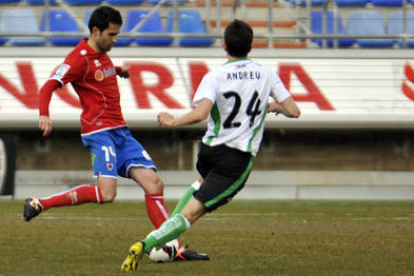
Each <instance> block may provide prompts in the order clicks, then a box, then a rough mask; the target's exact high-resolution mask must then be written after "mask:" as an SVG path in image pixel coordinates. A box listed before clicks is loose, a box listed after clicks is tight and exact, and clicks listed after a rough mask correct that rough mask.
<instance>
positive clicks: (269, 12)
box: [267, 0, 273, 49]
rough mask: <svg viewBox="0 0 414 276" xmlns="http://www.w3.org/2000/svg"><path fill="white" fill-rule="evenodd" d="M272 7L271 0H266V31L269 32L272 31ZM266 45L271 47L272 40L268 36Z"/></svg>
mask: <svg viewBox="0 0 414 276" xmlns="http://www.w3.org/2000/svg"><path fill="white" fill-rule="evenodd" d="M272 7H273V0H267V32H268V33H269V34H272V33H273V13H272ZM267 47H268V48H269V49H271V48H273V40H272V38H271V37H270V36H269V38H268V39H267Z"/></svg>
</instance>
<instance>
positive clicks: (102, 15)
mask: <svg viewBox="0 0 414 276" xmlns="http://www.w3.org/2000/svg"><path fill="white" fill-rule="evenodd" d="M109 23H112V24H117V25H122V16H121V13H120V12H119V11H118V10H116V9H114V8H112V7H109V6H101V7H99V8H97V9H95V10H94V11H93V13H92V15H91V18H90V19H89V24H88V27H89V31H90V32H91V33H92V29H93V27H97V28H98V29H99V30H100V31H101V32H103V31H104V30H105V29H107V28H108V27H109Z"/></svg>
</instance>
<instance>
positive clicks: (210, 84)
mask: <svg viewBox="0 0 414 276" xmlns="http://www.w3.org/2000/svg"><path fill="white" fill-rule="evenodd" d="M215 88H216V80H215V79H214V75H213V73H212V72H209V73H207V74H206V75H205V76H204V77H203V79H202V81H201V83H200V85H199V86H198V89H197V92H196V93H195V95H194V99H193V104H194V105H198V103H199V102H200V101H201V100H202V99H209V100H210V101H212V102H213V103H214V102H215V101H216V89H215Z"/></svg>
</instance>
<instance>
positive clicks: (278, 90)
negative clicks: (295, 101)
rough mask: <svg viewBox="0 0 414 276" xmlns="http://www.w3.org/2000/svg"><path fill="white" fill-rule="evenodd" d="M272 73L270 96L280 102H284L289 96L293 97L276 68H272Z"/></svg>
mask: <svg viewBox="0 0 414 276" xmlns="http://www.w3.org/2000/svg"><path fill="white" fill-rule="evenodd" d="M271 71H272V73H271V75H272V92H271V94H270V96H272V97H273V98H274V99H276V100H277V101H278V102H279V103H281V102H283V101H284V100H286V99H287V98H289V97H291V94H290V92H289V91H288V90H287V89H286V87H285V85H284V84H283V82H282V80H281V79H280V78H279V76H278V75H277V74H276V72H275V71H274V70H271Z"/></svg>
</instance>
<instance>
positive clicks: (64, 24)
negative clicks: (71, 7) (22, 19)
mask: <svg viewBox="0 0 414 276" xmlns="http://www.w3.org/2000/svg"><path fill="white" fill-rule="evenodd" d="M45 22H46V13H45V12H43V14H42V21H41V23H40V31H42V32H44V31H45V30H46V26H45ZM49 31H50V32H79V28H78V24H77V23H76V20H75V19H74V18H73V17H72V16H71V15H70V14H69V13H68V12H67V11H65V10H50V11H49ZM81 40H82V37H51V38H50V44H52V45H54V46H74V45H77V44H78V43H79V42H80V41H81Z"/></svg>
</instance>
